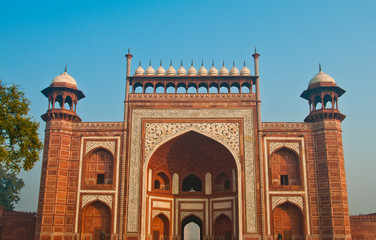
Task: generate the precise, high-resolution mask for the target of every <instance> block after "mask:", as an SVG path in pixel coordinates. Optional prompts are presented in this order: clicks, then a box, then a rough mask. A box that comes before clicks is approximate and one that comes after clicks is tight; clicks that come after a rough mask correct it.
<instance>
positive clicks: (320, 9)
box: [0, 0, 376, 214]
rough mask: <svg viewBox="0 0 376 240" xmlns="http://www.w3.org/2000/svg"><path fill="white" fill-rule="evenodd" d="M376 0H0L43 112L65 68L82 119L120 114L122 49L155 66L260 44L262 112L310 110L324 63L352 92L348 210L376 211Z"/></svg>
mask: <svg viewBox="0 0 376 240" xmlns="http://www.w3.org/2000/svg"><path fill="white" fill-rule="evenodd" d="M375 9H376V2H375V1H357V2H356V3H355V1H346V0H342V1H337V0H332V1H321V0H318V1H298V0H296V1H289V0H285V1H253V0H248V1H218V0H217V1H202V0H201V1H198V0H191V1H167V0H159V1H69V0H67V1H1V2H0V12H1V14H0V32H1V38H0V76H1V78H2V79H3V80H4V81H6V82H8V83H17V84H19V85H20V86H21V88H22V89H23V90H24V91H25V92H26V95H27V97H28V98H29V99H30V100H31V102H32V104H31V114H32V115H33V116H35V119H36V120H37V121H40V122H41V129H40V137H41V139H43V130H44V127H45V125H44V122H43V121H42V120H41V119H40V115H42V114H43V113H44V112H45V111H46V110H47V106H48V105H47V99H46V98H45V97H44V96H43V95H42V94H41V93H40V91H41V90H42V89H44V88H45V87H47V86H48V85H49V84H50V82H51V81H52V79H53V78H54V77H55V76H56V75H58V74H60V73H62V72H63V71H64V66H65V64H68V73H69V74H70V75H72V76H73V77H74V78H75V79H76V81H77V83H78V87H79V88H80V89H81V90H82V91H83V92H84V93H85V95H86V98H85V99H83V100H81V101H80V102H79V104H78V108H77V111H78V114H79V115H80V117H81V118H82V119H83V121H121V120H122V116H123V100H124V85H125V84H124V78H125V58H124V54H125V53H126V51H127V49H128V48H131V52H132V53H133V55H134V58H133V62H132V63H133V64H132V72H134V70H135V69H136V67H137V65H138V62H139V61H140V60H141V61H142V63H143V64H142V66H143V67H144V68H146V67H147V65H148V62H149V60H151V61H152V66H153V67H154V68H155V69H156V68H157V67H158V65H159V61H160V60H162V61H163V63H164V64H163V65H164V67H165V68H167V67H168V63H169V62H170V60H171V59H172V60H173V62H174V66H175V68H177V67H178V66H179V64H180V61H181V60H183V62H184V66H185V67H186V68H188V67H189V65H190V62H191V60H192V59H193V60H194V65H195V67H196V69H198V68H199V65H200V63H201V59H204V64H205V66H206V68H209V67H210V64H211V61H212V60H214V61H215V63H216V64H215V65H216V67H217V68H218V69H219V68H220V67H221V65H222V61H223V60H224V61H225V64H226V67H227V68H228V69H230V68H231V66H232V61H233V60H235V63H236V65H237V67H238V68H241V66H242V63H243V61H244V60H246V63H247V66H248V67H249V68H251V67H252V66H253V65H252V64H253V62H252V58H251V54H252V52H253V49H254V47H255V46H257V49H258V52H259V53H260V54H261V57H260V76H261V80H260V81H261V100H262V120H263V121H276V122H279V121H288V122H299V121H303V119H304V118H305V116H306V115H307V114H308V110H309V108H308V104H307V102H306V101H305V100H304V99H302V98H300V97H299V96H300V94H301V92H302V91H303V90H305V89H306V88H307V85H308V82H309V80H310V79H311V78H312V77H313V76H314V75H315V74H316V73H317V72H318V63H319V62H320V63H321V64H322V68H323V71H324V72H325V73H327V74H329V75H330V76H332V77H333V78H334V79H335V80H336V82H337V84H338V85H339V86H340V87H342V88H344V89H345V90H346V91H347V92H346V93H345V94H344V95H343V96H342V97H341V98H340V99H339V108H340V110H341V112H342V113H344V114H346V115H347V118H346V119H345V121H344V122H343V124H342V129H343V141H344V152H345V163H346V174H347V186H348V192H349V203H350V213H352V214H357V213H370V212H376V206H375V202H376V187H375V183H376V174H374V172H375V170H376V154H375V151H374V148H375V146H376V140H375V138H374V136H376V128H375V126H374V119H375V118H376V107H375V105H374V104H373V101H374V98H373V92H374V89H375V88H376V81H375V79H374V77H373V75H374V74H373V72H374V69H375V67H374V65H375V63H376V61H375V55H376V44H375V43H376V31H375V29H376V15H375V14H374V10H375ZM40 167H41V164H40V162H39V163H37V164H36V166H35V168H34V169H33V170H32V171H30V172H28V173H22V175H21V176H22V177H23V178H24V179H25V182H26V187H25V188H24V190H23V192H22V195H21V201H20V203H19V204H18V206H17V209H18V210H28V211H35V210H36V208H37V199H38V194H37V193H38V191H39V180H40Z"/></svg>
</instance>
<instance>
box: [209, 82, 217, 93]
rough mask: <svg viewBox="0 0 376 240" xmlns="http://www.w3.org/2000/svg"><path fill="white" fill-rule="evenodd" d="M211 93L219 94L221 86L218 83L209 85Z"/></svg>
mask: <svg viewBox="0 0 376 240" xmlns="http://www.w3.org/2000/svg"><path fill="white" fill-rule="evenodd" d="M209 93H219V86H218V84H217V83H215V82H212V83H210V85H209Z"/></svg>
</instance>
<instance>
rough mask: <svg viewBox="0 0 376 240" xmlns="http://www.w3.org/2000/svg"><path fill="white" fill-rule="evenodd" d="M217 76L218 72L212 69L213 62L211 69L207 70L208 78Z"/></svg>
mask: <svg viewBox="0 0 376 240" xmlns="http://www.w3.org/2000/svg"><path fill="white" fill-rule="evenodd" d="M214 75H218V70H217V69H216V68H215V67H214V60H213V62H212V67H211V68H210V69H209V76H214Z"/></svg>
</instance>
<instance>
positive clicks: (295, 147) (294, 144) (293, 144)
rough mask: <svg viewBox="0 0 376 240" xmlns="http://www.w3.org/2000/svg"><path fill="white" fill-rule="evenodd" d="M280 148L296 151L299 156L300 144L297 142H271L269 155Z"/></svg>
mask: <svg viewBox="0 0 376 240" xmlns="http://www.w3.org/2000/svg"><path fill="white" fill-rule="evenodd" d="M280 147H287V148H290V149H292V150H294V151H295V152H296V153H297V154H298V155H299V143H297V142H270V144H269V153H272V152H273V151H274V150H276V149H278V148H280Z"/></svg>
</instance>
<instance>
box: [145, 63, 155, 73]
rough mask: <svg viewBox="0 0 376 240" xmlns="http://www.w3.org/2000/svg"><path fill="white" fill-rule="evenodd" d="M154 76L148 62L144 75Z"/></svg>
mask: <svg viewBox="0 0 376 240" xmlns="http://www.w3.org/2000/svg"><path fill="white" fill-rule="evenodd" d="M154 74H155V71H154V68H152V66H151V61H150V62H149V67H148V68H146V70H145V75H147V76H151V75H154Z"/></svg>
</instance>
